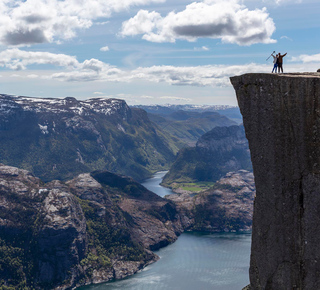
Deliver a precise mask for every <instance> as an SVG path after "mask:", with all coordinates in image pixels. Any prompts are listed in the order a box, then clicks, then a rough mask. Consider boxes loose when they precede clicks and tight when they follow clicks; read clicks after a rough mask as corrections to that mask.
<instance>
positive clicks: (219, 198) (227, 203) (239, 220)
mask: <svg viewBox="0 0 320 290" xmlns="http://www.w3.org/2000/svg"><path fill="white" fill-rule="evenodd" d="M179 191H181V192H180V193H177V194H170V195H167V196H166V197H165V198H166V199H167V200H171V201H173V202H174V203H175V205H176V207H177V211H178V213H179V216H180V220H181V224H182V225H183V227H184V228H185V229H186V230H189V231H201V232H213V233H214V232H224V231H225V232H228V231H248V230H251V226H252V212H253V199H254V196H255V185H254V180H253V174H252V172H249V171H246V170H239V171H237V172H229V173H227V174H226V175H225V176H223V177H222V178H221V179H219V180H218V181H217V182H216V183H215V184H214V186H212V187H211V188H209V189H207V190H204V191H201V192H199V193H194V192H192V191H186V190H179Z"/></svg>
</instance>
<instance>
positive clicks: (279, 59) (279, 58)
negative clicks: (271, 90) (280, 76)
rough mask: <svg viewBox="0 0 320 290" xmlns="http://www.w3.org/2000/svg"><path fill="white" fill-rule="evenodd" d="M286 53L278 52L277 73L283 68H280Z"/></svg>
mask: <svg viewBox="0 0 320 290" xmlns="http://www.w3.org/2000/svg"><path fill="white" fill-rule="evenodd" d="M286 55H287V53H285V54H282V55H281V54H280V52H279V53H278V73H280V69H281V72H282V73H283V68H282V63H283V58H284V57H285V56H286Z"/></svg>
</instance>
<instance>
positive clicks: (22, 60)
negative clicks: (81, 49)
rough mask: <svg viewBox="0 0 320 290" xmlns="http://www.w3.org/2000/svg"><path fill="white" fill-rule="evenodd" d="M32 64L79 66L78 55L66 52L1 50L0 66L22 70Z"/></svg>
mask: <svg viewBox="0 0 320 290" xmlns="http://www.w3.org/2000/svg"><path fill="white" fill-rule="evenodd" d="M32 64H50V65H56V66H62V67H77V66H79V63H78V61H77V59H76V57H74V56H69V55H65V54H54V53H50V52H34V51H24V50H20V49H18V48H12V49H7V50H4V51H2V52H0V67H1V66H2V67H7V68H10V69H14V70H22V69H26V66H28V65H32Z"/></svg>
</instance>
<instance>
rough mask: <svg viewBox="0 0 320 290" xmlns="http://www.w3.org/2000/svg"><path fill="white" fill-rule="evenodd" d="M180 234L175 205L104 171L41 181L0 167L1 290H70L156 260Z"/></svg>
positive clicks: (125, 274)
mask: <svg viewBox="0 0 320 290" xmlns="http://www.w3.org/2000/svg"><path fill="white" fill-rule="evenodd" d="M182 231H183V229H182V226H181V223H180V218H179V215H178V213H177V211H176V207H175V206H174V205H173V203H172V202H170V201H166V200H164V199H162V198H161V197H159V196H157V195H156V194H154V193H153V192H150V191H148V190H147V189H146V188H144V187H143V186H142V185H140V184H139V183H137V182H135V181H134V180H133V179H131V178H128V177H123V176H119V175H115V174H112V173H110V172H107V171H96V172H93V173H91V174H89V173H85V174H80V175H79V176H77V177H76V178H74V179H72V180H70V181H68V182H66V183H64V182H61V181H52V182H50V183H47V184H45V183H43V182H42V181H41V180H40V179H39V178H37V177H35V176H33V175H32V174H31V173H30V172H28V171H26V170H21V169H18V168H15V167H10V166H6V165H3V164H0V258H1V259H0V288H1V289H60V290H62V289H71V288H73V287H75V286H80V285H85V284H90V283H100V282H104V281H108V280H111V279H120V278H124V277H126V276H128V275H131V274H134V273H136V272H137V271H139V270H141V269H142V268H144V267H145V266H146V265H148V264H150V263H152V262H154V261H156V260H157V259H158V256H157V255H155V254H154V253H152V252H151V251H152V250H155V249H158V248H160V247H162V246H165V245H168V244H169V243H172V242H174V241H175V240H176V239H177V235H179V234H180V233H181V232H182Z"/></svg>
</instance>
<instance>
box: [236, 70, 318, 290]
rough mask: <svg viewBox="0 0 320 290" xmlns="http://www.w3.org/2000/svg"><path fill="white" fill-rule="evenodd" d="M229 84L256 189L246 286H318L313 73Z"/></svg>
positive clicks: (250, 76)
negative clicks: (251, 166)
mask: <svg viewBox="0 0 320 290" xmlns="http://www.w3.org/2000/svg"><path fill="white" fill-rule="evenodd" d="M231 82H232V84H233V86H234V88H235V90H236V93H237V98H238V103H239V107H240V109H241V112H242V115H243V121H244V126H245V130H246V135H247V137H248V140H249V145H250V151H251V156H252V164H253V170H254V175H255V182H256V188H257V195H256V198H255V203H254V215H253V229H252V247H251V261H250V284H251V286H250V289H254V290H256V289H296V290H297V289H300V290H311V289H320V275H319V273H320V263H319V257H320V247H319V244H320V212H319V209H320V194H319V193H320V146H319V144H320V134H319V132H320V114H319V112H320V102H319V99H320V73H295V74H293V73H292V74H262V73H260V74H245V75H241V76H236V77H232V78H231Z"/></svg>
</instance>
